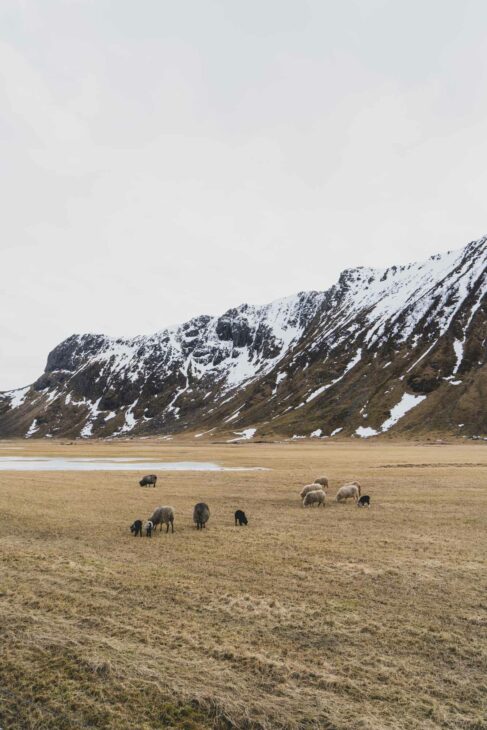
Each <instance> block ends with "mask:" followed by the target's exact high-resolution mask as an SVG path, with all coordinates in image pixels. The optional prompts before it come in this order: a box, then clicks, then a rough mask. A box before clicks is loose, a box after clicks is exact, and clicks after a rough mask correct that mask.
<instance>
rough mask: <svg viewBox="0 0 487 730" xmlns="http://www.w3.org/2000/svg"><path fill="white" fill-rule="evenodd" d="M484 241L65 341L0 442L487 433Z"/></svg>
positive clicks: (24, 394) (7, 410) (3, 413)
mask: <svg viewBox="0 0 487 730" xmlns="http://www.w3.org/2000/svg"><path fill="white" fill-rule="evenodd" d="M486 356H487V237H484V238H481V239H480V240H478V241H473V242H471V243H469V244H468V245H467V246H465V247H464V248H463V249H460V250H457V251H450V252H448V253H444V254H438V255H436V256H432V257H431V258H429V259H428V260H427V261H424V262H421V263H413V264H408V265H406V266H392V267H390V268H388V269H370V268H363V267H359V268H355V269H347V270H346V271H344V272H343V273H342V274H341V275H340V278H339V280H338V282H337V283H336V284H335V285H334V286H332V287H331V288H330V289H328V290H327V291H324V292H314V291H313V292H301V293H300V294H296V295H295V296H291V297H288V298H286V299H280V300H277V301H275V302H272V303H271V304H267V305H265V306H252V305H248V304H242V305H241V306H239V307H236V308H235V309H230V310H229V311H227V312H225V314H223V315H222V316H221V317H209V316H205V315H202V316H200V317H196V318H194V319H191V320H190V321H189V322H186V323H184V324H182V325H180V326H176V327H170V328H167V329H164V330H162V331H161V332H158V333H156V334H154V335H151V336H140V337H134V338H130V339H129V338H117V339H114V338H111V337H106V336H104V335H98V334H85V335H73V336H71V337H69V338H68V339H67V340H65V341H64V342H62V343H61V344H60V345H58V346H57V347H56V348H55V349H54V350H53V351H52V352H51V353H50V354H49V356H48V359H47V365H46V369H45V371H44V373H43V375H41V377H40V378H39V379H38V380H37V381H36V382H35V383H34V384H33V385H31V386H27V387H26V388H21V389H18V390H13V391H9V392H4V393H1V394H0V435H1V436H4V437H5V436H26V437H42V436H43V437H46V436H68V437H76V436H81V437H85V438H88V437H91V436H96V437H109V436H110V437H113V436H121V435H125V436H126V435H131V436H139V435H150V434H161V435H168V434H174V433H177V432H184V431H189V432H193V431H199V432H210V433H211V434H212V436H216V435H218V434H220V436H222V435H224V436H225V438H226V439H227V440H235V441H239V440H245V439H247V438H252V437H255V438H261V437H268V436H272V435H275V434H282V435H285V436H288V437H292V436H295V437H299V436H310V435H313V436H315V437H325V436H334V435H337V434H340V435H341V436H342V435H347V436H352V435H354V436H356V437H363V438H367V437H369V436H375V435H387V436H392V435H401V436H407V435H414V436H419V435H423V436H424V435H426V434H431V433H435V434H445V435H457V436H461V435H464V436H469V437H479V436H484V435H486V434H487V408H486V407H485V405H486V403H487V365H486V360H487V358H486Z"/></svg>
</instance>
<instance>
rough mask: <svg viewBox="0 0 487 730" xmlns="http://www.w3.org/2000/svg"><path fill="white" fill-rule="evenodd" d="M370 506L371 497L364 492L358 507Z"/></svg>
mask: <svg viewBox="0 0 487 730" xmlns="http://www.w3.org/2000/svg"><path fill="white" fill-rule="evenodd" d="M365 506H367V507H370V497H369V495H368V494H363V495H362V496H361V497H360V499H359V500H358V502H357V507H365Z"/></svg>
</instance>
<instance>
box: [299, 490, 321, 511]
mask: <svg viewBox="0 0 487 730" xmlns="http://www.w3.org/2000/svg"><path fill="white" fill-rule="evenodd" d="M313 504H316V505H318V507H320V506H321V507H324V506H325V493H324V491H323V490H322V489H315V490H314V491H312V492H308V494H306V495H305V497H304V499H303V507H309V506H311V505H313Z"/></svg>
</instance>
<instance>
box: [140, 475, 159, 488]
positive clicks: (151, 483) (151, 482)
mask: <svg viewBox="0 0 487 730" xmlns="http://www.w3.org/2000/svg"><path fill="white" fill-rule="evenodd" d="M156 482H157V476H156V475H155V474H147V476H145V477H142V479H141V480H140V482H139V484H140V486H141V487H155V486H156Z"/></svg>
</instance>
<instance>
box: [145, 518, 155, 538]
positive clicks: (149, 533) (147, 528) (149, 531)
mask: <svg viewBox="0 0 487 730" xmlns="http://www.w3.org/2000/svg"><path fill="white" fill-rule="evenodd" d="M153 529H154V524H153V522H151V520H147V522H146V523H145V535H146V537H152V530H153Z"/></svg>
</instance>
